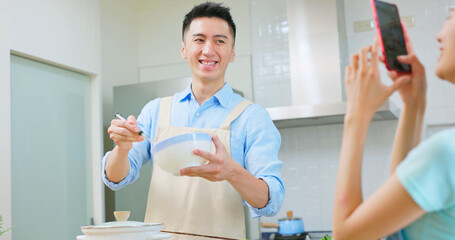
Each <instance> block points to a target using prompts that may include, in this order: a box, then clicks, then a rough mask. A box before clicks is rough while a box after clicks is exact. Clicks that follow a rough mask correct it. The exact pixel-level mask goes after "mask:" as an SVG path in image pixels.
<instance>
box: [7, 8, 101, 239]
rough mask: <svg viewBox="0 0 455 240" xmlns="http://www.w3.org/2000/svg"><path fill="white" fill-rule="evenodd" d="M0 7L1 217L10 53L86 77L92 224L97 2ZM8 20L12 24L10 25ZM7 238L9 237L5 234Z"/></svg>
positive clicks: (96, 175)
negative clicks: (88, 109) (89, 136)
mask: <svg viewBox="0 0 455 240" xmlns="http://www.w3.org/2000/svg"><path fill="white" fill-rule="evenodd" d="M1 6H2V7H1V9H0V30H1V34H2V37H1V40H0V69H1V71H0V74H1V75H0V77H1V78H2V79H4V80H3V81H1V87H0V89H1V94H0V96H1V98H2V99H1V102H2V104H1V110H2V112H3V114H4V116H3V117H2V118H1V119H2V120H1V121H2V124H1V126H2V127H1V130H0V131H1V133H2V136H3V137H2V140H1V141H2V143H1V144H0V145H1V147H2V150H1V151H0V152H1V159H2V161H0V178H1V179H0V181H1V182H2V185H1V186H2V189H1V193H0V194H1V195H0V196H1V197H0V213H1V214H3V216H4V219H5V226H9V225H11V181H10V178H11V137H10V135H11V134H10V131H11V124H10V119H11V114H10V80H9V79H10V67H9V66H10V51H13V52H14V53H16V54H20V55H24V56H27V57H30V58H32V59H36V60H39V61H43V62H47V63H50V64H54V65H57V66H59V67H63V68H67V69H70V70H74V71H77V72H81V73H84V74H87V75H89V76H90V77H91V83H90V84H91V85H90V86H91V115H92V119H91V128H92V130H91V132H92V136H91V138H92V140H93V143H92V148H93V149H92V160H93V164H92V169H93V173H92V178H93V179H98V181H96V180H95V181H94V184H93V196H94V201H93V202H94V206H93V209H94V215H93V217H94V220H95V222H96V223H100V222H101V221H103V219H104V212H103V208H102V206H103V201H104V199H103V195H102V182H101V179H100V164H99V162H100V157H101V147H102V145H101V115H100V113H101V87H100V76H101V75H100V37H99V36H100V35H99V32H100V31H99V30H100V26H99V19H100V16H99V11H100V9H99V1H93V0H84V1H80V0H72V1H58V0H42V1H34V0H22V1H13V0H3V1H2V2H1ZM10 19H11V21H10ZM6 239H11V234H10V233H8V234H7V235H6Z"/></svg>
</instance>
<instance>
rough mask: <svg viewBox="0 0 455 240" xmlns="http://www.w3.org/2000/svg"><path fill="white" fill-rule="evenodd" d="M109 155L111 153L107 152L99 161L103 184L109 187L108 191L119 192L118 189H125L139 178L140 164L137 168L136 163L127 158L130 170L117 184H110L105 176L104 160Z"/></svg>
mask: <svg viewBox="0 0 455 240" xmlns="http://www.w3.org/2000/svg"><path fill="white" fill-rule="evenodd" d="M110 153H111V152H107V153H106V154H105V155H104V157H103V159H102V161H101V164H102V168H101V169H102V171H101V176H102V178H103V182H104V184H105V185H106V186H107V187H109V188H110V189H112V190H114V191H116V190H119V189H121V188H123V187H125V186H126V185H128V184H130V183H133V182H135V181H136V180H137V179H138V178H139V170H140V167H142V164H141V166H138V164H137V162H136V161H134V160H132V159H131V157H130V156H128V158H129V161H130V170H129V172H128V175H126V177H125V178H124V179H123V180H122V181H120V182H118V183H115V182H111V181H109V179H108V178H107V176H106V160H107V157H108V156H109V154H110Z"/></svg>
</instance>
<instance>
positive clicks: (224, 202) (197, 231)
mask: <svg viewBox="0 0 455 240" xmlns="http://www.w3.org/2000/svg"><path fill="white" fill-rule="evenodd" d="M235 31H236V30H235V24H234V22H233V20H232V18H231V15H230V13H229V8H226V7H223V6H221V4H216V3H209V2H207V3H202V4H200V5H197V6H195V7H194V8H193V9H192V10H191V11H190V12H189V13H188V14H187V15H186V16H185V18H184V21H183V29H182V41H183V42H182V49H181V55H182V58H184V59H187V60H188V63H189V65H190V68H191V71H192V75H193V79H192V82H191V85H190V86H189V87H188V88H187V89H186V90H185V91H183V92H180V93H176V94H175V95H174V96H173V97H167V98H162V99H155V100H153V101H151V102H149V103H148V104H147V105H146V106H145V107H144V108H143V110H142V112H141V114H140V115H139V117H138V120H137V122H136V120H135V118H134V116H129V117H128V119H127V121H122V120H112V123H111V126H110V127H109V129H108V132H109V133H110V137H111V139H113V140H114V141H115V143H116V144H117V146H116V147H115V148H114V149H113V151H112V152H108V153H106V155H105V157H104V158H103V180H104V182H105V184H106V185H107V186H109V187H110V188H111V189H113V190H116V189H119V188H121V187H123V186H125V185H126V184H129V183H132V182H134V181H135V180H136V179H137V177H138V173H139V169H140V168H141V166H142V165H143V164H145V163H146V162H147V161H149V160H151V161H152V164H153V167H152V169H153V170H152V179H151V183H150V190H149V196H148V203H147V211H146V216H145V221H146V222H163V223H164V226H163V230H164V231H167V232H171V233H174V234H173V236H174V238H175V239H194V238H193V236H191V237H189V235H185V234H192V235H197V236H199V237H200V238H202V239H206V238H204V237H208V236H209V237H218V238H224V239H225V238H233V239H239V238H245V226H244V214H243V206H242V198H243V200H244V201H245V202H244V203H246V204H248V206H249V208H250V211H251V213H252V216H253V217H259V216H272V215H275V214H276V213H277V211H278V210H279V208H280V206H281V204H282V201H283V198H284V186H283V183H282V180H281V174H280V168H281V166H282V162H281V161H279V160H278V150H279V148H280V142H281V138H280V135H279V132H278V131H277V129H276V127H275V126H274V125H273V122H272V121H271V119H270V117H269V115H268V113H267V112H266V111H265V109H264V108H263V107H260V106H259V105H257V104H252V103H251V102H250V101H248V100H245V99H243V98H242V97H241V96H239V95H237V94H235V93H233V91H232V88H231V87H230V86H229V84H227V83H225V79H224V76H225V72H226V68H227V66H228V64H229V62H233V61H234V58H235V45H234V42H235V33H236V32H235ZM139 129H140V130H142V131H144V134H146V135H147V136H150V138H151V139H154V140H155V141H156V142H158V141H161V140H163V139H166V138H169V137H172V136H175V135H178V134H182V133H187V132H207V133H210V134H212V140H213V143H214V145H215V149H216V151H215V153H209V152H204V151H200V150H195V151H194V154H196V155H199V156H201V157H204V158H205V159H207V160H208V164H206V165H203V166H200V167H190V168H186V169H182V170H181V171H180V175H181V176H177V177H176V176H173V175H172V174H169V173H166V172H164V171H163V170H162V169H160V168H159V167H158V166H157V165H156V164H155V163H154V162H153V156H151V154H150V143H149V142H148V141H143V140H144V139H143V137H142V136H140V135H138V134H137V133H138V131H139ZM182 176H183V177H182Z"/></svg>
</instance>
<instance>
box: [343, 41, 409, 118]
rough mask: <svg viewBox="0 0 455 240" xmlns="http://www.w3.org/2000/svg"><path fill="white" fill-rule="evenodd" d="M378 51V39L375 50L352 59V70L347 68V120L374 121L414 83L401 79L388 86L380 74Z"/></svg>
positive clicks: (398, 77)
mask: <svg viewBox="0 0 455 240" xmlns="http://www.w3.org/2000/svg"><path fill="white" fill-rule="evenodd" d="M378 49H379V40H377V39H376V40H375V41H374V44H373V46H368V47H364V48H362V50H361V52H360V54H354V55H352V56H351V64H350V66H348V67H346V77H345V86H346V95H347V114H346V117H347V118H351V117H354V118H363V119H365V120H368V121H369V120H371V119H372V117H373V115H374V113H375V112H376V110H377V109H378V108H379V107H380V106H381V105H382V104H383V103H384V102H385V101H386V100H387V98H388V97H389V96H390V95H391V94H392V93H393V92H394V91H396V90H397V89H399V88H401V87H402V86H403V85H404V84H406V83H408V82H409V80H410V79H411V77H410V76H409V75H402V76H397V77H396V78H395V80H394V83H393V84H392V85H390V86H386V85H384V84H383V83H382V82H381V79H380V75H379V70H378V61H379V58H378ZM370 54H371V58H370V59H369V58H368V56H369V55H370Z"/></svg>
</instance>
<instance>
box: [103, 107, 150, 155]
mask: <svg viewBox="0 0 455 240" xmlns="http://www.w3.org/2000/svg"><path fill="white" fill-rule="evenodd" d="M107 132H108V133H109V137H110V138H111V139H112V140H114V142H115V144H117V147H118V148H119V150H121V151H129V150H130V149H131V148H132V147H133V142H141V141H143V140H144V137H143V136H141V135H139V134H138V132H139V128H138V127H137V122H136V118H135V117H134V116H133V115H130V116H129V117H128V119H127V121H123V120H120V119H113V120H112V121H111V126H109V128H108V129H107Z"/></svg>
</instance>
